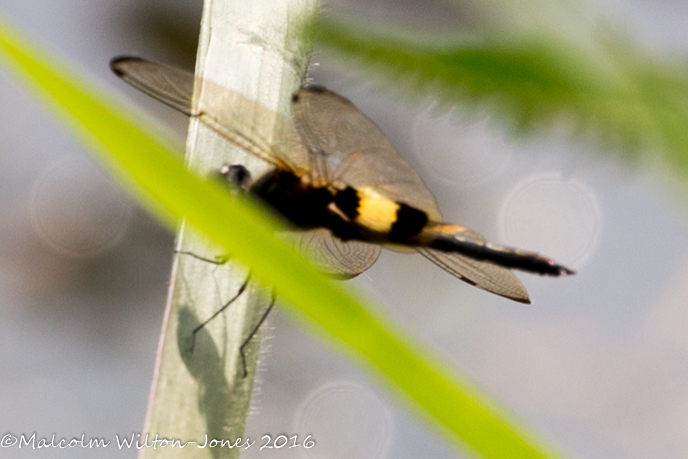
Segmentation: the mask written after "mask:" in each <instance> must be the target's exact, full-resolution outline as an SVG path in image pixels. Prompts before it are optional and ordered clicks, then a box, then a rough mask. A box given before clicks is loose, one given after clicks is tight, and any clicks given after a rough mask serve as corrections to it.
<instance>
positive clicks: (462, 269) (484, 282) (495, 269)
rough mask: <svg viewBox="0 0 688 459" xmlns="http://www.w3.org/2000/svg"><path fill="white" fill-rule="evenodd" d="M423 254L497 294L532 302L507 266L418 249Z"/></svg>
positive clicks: (440, 265)
mask: <svg viewBox="0 0 688 459" xmlns="http://www.w3.org/2000/svg"><path fill="white" fill-rule="evenodd" d="M418 252H420V254H421V255H423V256H424V257H425V258H427V259H428V260H430V261H432V262H433V263H435V264H436V265H437V266H439V267H440V268H442V269H444V270H445V271H447V272H448V273H449V274H452V275H454V276H456V277H458V278H459V279H461V280H462V281H465V282H467V283H469V284H471V285H474V286H476V287H479V288H481V289H483V290H487V291H488V292H492V293H494V294H496V295H499V296H503V297H505V298H509V299H512V300H515V301H518V302H520V303H527V304H530V299H529V298H528V292H527V291H526V289H525V287H524V286H523V284H521V281H519V280H518V278H517V277H516V276H515V275H514V273H512V272H511V271H509V270H508V269H506V268H502V267H501V266H497V265H494V264H492V263H489V262H486V261H477V260H473V259H471V258H468V257H465V256H463V255H459V254H458V253H448V252H441V251H439V250H433V249H428V248H422V249H418Z"/></svg>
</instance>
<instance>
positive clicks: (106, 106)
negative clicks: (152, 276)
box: [0, 22, 561, 459]
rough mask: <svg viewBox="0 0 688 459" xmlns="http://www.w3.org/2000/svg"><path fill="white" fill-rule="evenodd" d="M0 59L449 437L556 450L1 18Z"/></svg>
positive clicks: (111, 159) (150, 196) (168, 210)
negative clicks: (315, 266)
mask: <svg viewBox="0 0 688 459" xmlns="http://www.w3.org/2000/svg"><path fill="white" fill-rule="evenodd" d="M0 59H2V60H4V62H5V63H6V64H8V65H9V66H10V67H11V68H12V69H13V70H15V72H16V73H17V74H19V76H20V77H21V79H22V81H24V82H26V83H27V84H29V85H31V86H32V87H33V89H34V90H35V91H36V93H38V94H40V95H41V96H42V97H43V99H44V100H46V101H47V102H48V103H49V104H50V105H51V106H52V107H53V108H54V109H56V110H57V111H58V112H59V113H60V115H61V117H62V118H63V119H65V120H66V121H67V122H68V123H69V124H70V125H71V126H72V127H73V128H75V129H76V130H77V132H78V133H79V134H80V135H81V137H82V138H83V139H85V140H86V141H87V142H88V143H89V144H90V145H91V146H93V147H94V151H96V152H97V153H98V157H99V158H100V159H101V160H102V161H104V162H105V163H106V164H108V165H109V167H110V168H111V169H112V170H114V171H115V173H116V175H117V176H118V177H119V178H120V179H121V180H123V181H124V183H125V186H126V187H127V189H129V190H130V191H132V192H133V193H134V194H135V195H136V196H137V197H139V199H141V200H142V201H143V202H144V203H145V204H146V205H147V206H148V207H149V208H150V209H151V210H152V211H153V212H155V213H156V214H157V215H159V216H162V217H163V219H164V220H165V221H166V222H167V223H172V222H173V217H176V218H180V217H185V218H186V219H187V221H188V222H190V224H192V225H193V226H195V227H196V228H198V229H199V230H201V231H202V232H204V233H205V234H206V235H207V236H209V237H210V238H211V239H212V240H214V241H215V242H217V243H218V244H220V245H222V246H223V247H225V248H226V249H227V250H228V251H231V253H232V255H233V256H235V257H236V258H237V259H239V260H240V261H242V263H245V264H246V265H247V266H249V267H251V269H252V270H253V271H254V273H255V276H256V277H257V278H258V279H261V280H262V281H263V282H265V283H267V284H268V285H274V286H275V288H276V289H277V291H278V292H279V293H280V295H281V296H282V297H283V298H284V299H285V300H287V301H288V302H289V303H290V306H289V307H288V308H287V311H288V312H289V313H290V314H292V315H294V316H298V317H299V318H300V319H302V320H304V321H305V322H306V323H307V324H308V325H310V326H311V327H312V328H313V329H315V330H316V331H318V332H320V333H321V334H324V335H325V336H326V337H327V338H328V339H329V340H330V341H334V342H335V343H336V344H337V345H339V347H341V348H343V349H344V350H347V351H348V352H349V353H350V354H352V355H353V356H354V357H355V358H356V359H357V360H359V361H360V362H361V363H363V364H364V366H365V367H366V368H368V369H369V370H372V372H373V374H374V375H376V376H377V377H378V378H380V379H382V380H383V381H384V382H385V383H387V384H388V385H390V386H391V387H393V388H394V391H395V392H396V393H401V394H404V397H403V398H404V400H406V401H413V403H411V406H413V407H414V409H416V410H417V411H418V412H420V413H422V415H423V416H424V417H425V418H426V419H429V420H432V422H433V424H434V425H435V426H436V427H439V429H440V430H441V431H442V432H443V433H444V434H445V435H446V436H447V438H449V439H450V441H452V442H453V444H455V445H461V446H462V447H465V446H466V445H469V446H470V447H472V448H473V450H474V451H476V452H478V453H479V454H481V455H483V456H484V457H488V458H505V457H508V458H513V459H521V458H522V459H531V458H554V457H561V456H559V455H558V454H556V453H554V452H553V451H552V449H551V448H550V447H549V446H548V445H545V444H544V443H542V442H541V441H539V440H535V439H534V437H533V436H532V435H531V434H529V433H527V432H526V429H525V428H523V427H522V426H520V425H519V423H518V422H517V421H515V420H514V419H513V418H512V417H511V416H510V415H508V414H507V413H505V412H504V411H503V410H502V409H501V408H498V407H497V406H496V404H495V403H493V402H491V401H489V400H488V398H487V397H486V396H485V395H483V394H481V393H480V391H479V390H477V389H475V388H474V387H473V386H472V385H471V384H470V383H468V382H467V380H466V378H464V377H460V376H459V375H458V374H457V373H456V372H455V371H452V370H449V369H448V368H447V367H446V366H445V365H444V364H442V363H441V362H439V361H438V360H437V359H435V358H433V357H430V356H429V354H428V353H427V352H424V351H421V350H420V348H419V346H418V345H416V344H414V343H413V342H412V341H411V340H410V339H408V338H407V337H405V336H404V335H403V334H402V333H400V332H399V331H398V330H397V329H395V327H394V326H392V325H390V324H389V322H388V321H386V320H383V319H382V318H381V317H379V316H378V315H377V314H375V313H373V312H371V311H370V310H369V309H366V308H364V307H363V306H361V302H360V301H359V300H358V299H355V298H354V297H352V296H350V295H347V294H346V293H345V292H344V290H343V289H342V288H340V287H338V286H336V285H335V284H333V283H332V282H330V281H328V280H327V279H325V278H324V277H322V276H321V275H320V274H319V273H317V272H316V271H315V270H314V269H313V268H312V267H311V266H310V265H308V264H307V263H305V262H304V261H303V260H302V259H301V258H300V257H299V256H298V255H297V254H296V253H295V252H293V251H292V250H290V249H289V248H288V247H286V246H285V245H284V244H282V243H280V242H278V241H276V240H275V239H274V238H273V237H271V234H272V231H273V230H274V228H275V222H274V221H273V220H272V219H271V218H269V217H268V216H266V215H265V213H264V212H262V211H261V210H259V209H258V208H257V207H256V206H254V205H249V204H248V203H246V202H244V201H241V200H236V201H233V200H230V199H229V197H228V196H227V193H226V192H225V191H224V190H222V189H220V188H219V187H217V186H215V185H214V184H212V183H207V182H203V181H202V180H200V179H198V178H197V177H195V176H194V175H192V174H191V173H190V172H188V171H187V170H186V169H185V168H184V166H183V164H182V163H181V162H180V161H179V160H177V159H175V157H174V156H173V155H172V154H171V151H170V149H169V148H168V147H167V146H166V145H165V144H164V143H162V142H160V141H159V140H157V139H156V138H155V137H154V136H151V135H150V134H149V133H147V132H146V131H145V130H144V129H143V128H142V127H141V126H143V125H144V124H143V123H142V122H141V121H140V120H139V119H137V118H136V117H133V116H132V115H131V114H130V113H128V112H127V111H126V110H124V109H123V108H121V107H119V106H118V105H117V104H116V103H114V102H113V101H112V100H110V99H109V98H108V97H106V96H105V95H104V94H103V93H101V92H99V91H97V90H94V89H92V87H91V85H90V84H88V83H86V82H85V80H84V79H83V78H79V77H77V76H76V74H75V73H73V72H69V71H67V70H66V69H65V67H64V66H63V65H62V64H58V63H57V62H56V61H55V60H54V59H49V58H47V57H46V56H45V55H44V53H42V52H40V51H38V49H37V48H36V47H35V46H31V45H29V44H28V43H27V42H26V41H25V40H23V39H21V38H20V37H19V36H18V34H17V33H16V32H13V31H11V29H10V28H9V26H8V25H7V24H5V23H1V22H0Z"/></svg>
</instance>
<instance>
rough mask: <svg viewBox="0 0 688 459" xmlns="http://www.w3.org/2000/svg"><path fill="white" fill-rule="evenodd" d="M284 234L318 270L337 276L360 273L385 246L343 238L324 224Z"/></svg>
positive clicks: (342, 276) (348, 277)
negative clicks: (338, 236) (319, 227)
mask: <svg viewBox="0 0 688 459" xmlns="http://www.w3.org/2000/svg"><path fill="white" fill-rule="evenodd" d="M284 236H285V238H286V239H287V240H288V241H289V242H290V243H292V244H293V245H294V247H295V248H296V250H297V251H298V252H299V253H301V254H303V255H304V256H305V257H307V258H308V259H309V260H310V261H311V263H313V264H314V265H315V267H316V268H317V269H318V270H319V271H321V272H323V273H325V274H327V275H329V276H332V277H336V278H338V279H351V278H353V277H356V276H358V275H359V274H361V273H362V272H363V271H365V270H367V269H368V268H370V267H371V266H372V265H373V263H375V261H376V260H377V258H378V257H379V256H380V251H381V250H382V249H381V247H380V246H378V245H372V244H366V243H365V242H358V241H348V242H344V241H341V240H340V239H337V238H335V237H333V236H332V233H330V231H329V230H326V229H322V228H321V229H315V230H309V231H303V232H291V233H286V234H285V235H284Z"/></svg>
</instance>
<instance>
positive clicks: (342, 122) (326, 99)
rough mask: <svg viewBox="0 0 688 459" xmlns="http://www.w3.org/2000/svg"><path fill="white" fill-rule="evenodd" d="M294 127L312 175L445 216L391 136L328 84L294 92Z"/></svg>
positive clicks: (435, 217) (435, 218) (436, 217)
mask: <svg viewBox="0 0 688 459" xmlns="http://www.w3.org/2000/svg"><path fill="white" fill-rule="evenodd" d="M293 111H294V118H295V123H296V128H297V129H298V131H299V134H301V137H302V139H303V142H304V143H305V144H306V148H307V149H308V152H309V154H310V155H311V160H310V161H311V163H312V164H313V169H312V170H313V179H314V181H315V182H316V183H317V181H318V180H322V181H324V182H326V183H332V182H333V181H340V182H342V183H345V184H346V185H350V186H352V187H354V188H361V187H370V188H373V189H375V191H377V192H378V193H380V194H382V195H384V196H385V197H387V198H389V199H392V200H394V201H398V202H403V203H405V204H408V205H410V206H412V207H415V208H417V209H420V210H423V211H425V212H426V213H427V214H428V216H429V217H430V220H433V221H437V222H439V221H441V220H442V218H441V215H440V211H439V209H438V208H437V203H436V202H435V198H434V197H433V195H432V193H431V192H430V191H429V190H428V188H427V187H426V186H425V184H424V183H423V181H422V180H421V178H420V176H419V175H418V174H417V173H416V171H415V170H414V169H413V168H412V167H411V166H410V165H409V164H408V163H407V162H406V161H405V160H404V159H403V158H402V157H401V156H400V155H399V153H398V152H397V151H396V150H395V149H394V147H393V146H392V144H391V143H390V142H389V140H387V137H385V135H384V134H383V133H382V131H380V129H379V128H378V127H377V126H376V125H375V123H373V122H372V121H371V120H370V119H369V118H368V117H367V116H365V115H364V114H363V113H362V112H361V111H360V110H358V109H357V108H356V107H355V106H354V105H353V104H352V103H351V102H350V101H349V100H347V99H345V98H343V97H342V96H339V95H337V94H335V93H333V92H331V91H329V90H327V89H325V88H321V87H317V86H316V87H309V88H304V89H301V90H300V91H299V92H298V93H297V94H296V95H295V97H294V102H293Z"/></svg>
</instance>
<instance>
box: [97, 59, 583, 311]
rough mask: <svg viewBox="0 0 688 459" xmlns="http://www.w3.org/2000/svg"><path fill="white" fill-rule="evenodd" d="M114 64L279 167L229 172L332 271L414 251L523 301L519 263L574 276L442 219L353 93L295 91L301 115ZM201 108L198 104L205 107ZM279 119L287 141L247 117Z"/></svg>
mask: <svg viewBox="0 0 688 459" xmlns="http://www.w3.org/2000/svg"><path fill="white" fill-rule="evenodd" d="M111 68H112V70H113V71H114V72H115V73H116V74H117V75H118V76H119V77H120V78H122V79H123V80H125V81H126V82H128V83H129V84H131V85H133V86H135V87H136V88H138V89H140V90H142V91H143V92H145V93H147V94H149V95H150V96H152V97H154V98H156V99H158V100H159V101H161V102H163V103H165V104H167V105H169V106H171V107H172V108H175V109H177V110H179V111H181V112H183V113H185V114H187V115H189V116H192V117H198V118H199V119H200V120H201V121H202V122H203V123H205V124H206V125H207V126H209V127H210V128H211V129H213V130H214V131H215V132H217V133H218V134H219V135H220V136H222V137H224V138H226V139H227V140H228V141H230V142H232V143H234V144H236V145H238V146H240V147H242V148H243V149H245V150H247V151H248V152H250V153H252V154H254V155H256V156H258V157H260V158H262V159H263V160H265V161H267V162H268V163H270V164H271V165H272V168H271V170H270V171H269V172H267V173H266V174H264V175H263V176H261V177H259V178H257V179H256V180H251V177H250V174H249V173H248V171H247V170H246V169H245V168H243V167H242V166H240V165H225V166H223V167H222V169H221V172H222V173H223V174H224V176H225V178H226V179H227V180H228V181H230V182H233V184H235V185H239V186H240V187H242V188H244V189H246V190H248V192H250V193H251V194H253V195H254V196H255V197H257V198H259V199H261V200H262V201H263V202H265V203H266V204H268V205H269V206H270V207H271V208H273V209H274V210H275V211H276V212H278V213H279V214H280V215H282V217H284V218H285V219H286V220H287V221H288V222H289V223H290V224H291V228H287V230H292V231H296V233H295V234H297V235H298V236H297V237H296V238H294V240H295V242H296V243H297V245H298V246H299V247H300V248H302V249H303V250H304V252H305V251H308V252H309V253H311V254H313V253H314V254H315V257H314V258H312V261H313V262H314V263H315V264H316V266H317V267H318V268H319V269H320V270H322V271H323V272H325V273H328V274H331V275H333V276H337V277H340V278H352V277H355V276H357V275H358V274H360V273H362V272H364V271H365V270H366V269H368V268H369V267H370V266H372V264H373V263H375V261H376V260H377V258H378V256H379V254H380V251H381V248H382V247H387V248H390V249H392V250H402V251H415V252H418V253H420V254H421V255H423V256H424V257H425V258H427V259H428V260H430V261H431V262H433V263H435V264H436V265H438V266H439V267H441V268H442V269H444V270H445V271H447V272H449V273H450V274H452V275H454V276H456V277H458V278H459V279H461V280H463V281H465V282H467V283H469V284H471V285H474V286H476V287H479V288H481V289H483V290H487V291H489V292H492V293H495V294H497V295H500V296H502V297H505V298H509V299H512V300H515V301H518V302H521V303H530V299H529V297H528V293H527V292H526V290H525V288H524V287H523V285H522V284H521V282H520V281H519V280H518V279H517V278H516V276H515V275H514V274H513V273H512V272H511V269H517V270H521V271H526V272H531V273H535V274H540V275H545V276H555V277H557V276H561V275H566V274H573V271H571V270H570V269H568V268H566V267H564V266H562V265H559V264H557V263H556V262H554V260H552V259H550V258H547V257H543V256H541V255H539V254H537V253H534V252H526V251H523V250H519V249H515V248H510V247H503V246H499V245H495V244H491V243H489V242H487V241H485V239H484V238H483V237H482V236H481V235H480V234H478V233H476V232H474V231H472V230H470V229H468V228H466V227H463V226H459V225H453V224H448V223H444V222H443V220H442V215H441V214H440V211H439V209H438V208H437V204H436V202H435V199H434V197H433V195H432V193H431V192H430V191H429V190H428V189H427V187H426V186H425V184H424V183H423V181H422V180H421V178H420V176H419V175H418V174H417V173H416V171H415V170H414V169H413V168H412V167H411V166H410V165H409V164H408V163H406V161H404V160H403V159H402V158H401V156H400V155H399V154H398V153H397V151H396V150H395V149H394V148H393V147H392V145H391V143H390V142H389V140H388V139H387V138H386V137H385V135H384V134H383V133H382V131H380V129H379V128H378V127H377V126H376V125H375V124H374V123H373V122H372V121H371V120H370V119H369V118H368V117H366V116H365V115H364V114H363V113H362V112H361V111H360V110H358V109H357V108H356V107H355V106H354V105H353V104H352V103H351V102H350V101H349V100H347V99H345V98H344V97H342V96H340V95H338V94H335V93H334V92H332V91H329V90H328V89H325V88H323V87H319V86H308V87H304V88H301V89H300V90H299V91H298V92H296V93H295V94H293V96H292V107H291V108H292V113H293V121H290V120H276V116H277V115H276V114H275V113H274V112H271V111H270V110H269V109H267V108H266V107H262V106H260V105H258V104H255V103H252V102H250V101H248V100H247V99H245V98H243V97H242V96H240V95H239V94H237V93H235V92H234V91H230V90H229V89H225V88H222V87H221V86H219V85H217V84H214V83H212V82H209V81H205V80H199V81H198V83H197V84H201V85H203V89H202V90H205V91H211V92H212V94H211V95H210V97H207V96H206V97H204V98H200V99H201V100H205V101H206V102H205V105H202V106H196V107H194V106H193V105H192V100H193V98H192V95H193V90H194V82H196V77H195V76H194V75H193V73H191V72H187V71H185V70H180V69H177V68H174V67H170V66H167V65H164V64H159V63H154V62H150V61H146V60H143V59H140V58H137V57H118V58H115V59H113V60H112V62H111ZM197 105H199V104H197ZM249 114H250V115H253V116H252V118H260V116H258V117H256V115H261V114H262V115H261V116H270V117H272V121H275V120H276V122H274V123H273V126H275V125H276V126H278V127H277V130H278V131H279V136H280V139H282V141H281V144H279V143H274V142H270V138H271V133H263V132H260V126H259V125H258V126H256V125H254V126H248V125H247V124H246V123H245V122H244V120H245V119H248V118H251V116H247V115H249Z"/></svg>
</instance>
